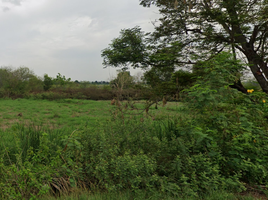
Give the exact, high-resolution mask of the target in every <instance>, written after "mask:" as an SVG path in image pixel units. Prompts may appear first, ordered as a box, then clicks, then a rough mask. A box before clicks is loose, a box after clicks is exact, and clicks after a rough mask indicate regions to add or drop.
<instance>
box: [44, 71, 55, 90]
mask: <svg viewBox="0 0 268 200" xmlns="http://www.w3.org/2000/svg"><path fill="white" fill-rule="evenodd" d="M52 86H53V78H51V77H49V76H48V75H47V74H45V75H44V90H45V91H48V90H49V89H50V88H51V87H52Z"/></svg>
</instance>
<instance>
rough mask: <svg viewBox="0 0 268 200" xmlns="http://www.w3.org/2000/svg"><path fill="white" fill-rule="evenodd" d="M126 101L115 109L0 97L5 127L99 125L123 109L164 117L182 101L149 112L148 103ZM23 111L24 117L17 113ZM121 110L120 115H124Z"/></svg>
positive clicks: (99, 103)
mask: <svg viewBox="0 0 268 200" xmlns="http://www.w3.org/2000/svg"><path fill="white" fill-rule="evenodd" d="M125 104H126V102H122V111H116V106H113V105H111V102H110V101H93V100H72V99H64V100H59V101H48V100H30V99H16V100H11V99H8V100H7V99H1V100H0V105H1V107H0V123H1V128H2V129H4V130H5V129H7V128H11V127H12V126H13V125H14V124H24V125H26V126H32V125H34V126H42V127H49V128H51V129H57V128H65V127H72V128H77V127H79V126H85V125H87V126H96V124H98V122H105V121H106V120H109V119H111V116H112V115H113V114H115V113H116V112H117V113H118V112H122V113H123V114H124V115H125V116H129V117H131V116H132V115H135V116H136V115H138V116H140V117H144V118H151V119H153V120H161V119H164V118H168V117H171V116H172V117H174V115H177V114H178V112H177V111H178V110H179V108H180V104H179V103H175V102H170V103H168V104H167V105H166V106H165V107H162V106H158V109H155V108H154V106H152V107H151V108H150V110H149V114H148V115H147V114H146V113H145V111H144V108H145V106H146V102H144V101H140V102H136V103H134V106H135V108H136V109H134V110H131V109H129V108H128V109H125V108H123V107H124V105H125ZM19 113H21V114H22V116H18V114H19ZM122 113H121V114H122Z"/></svg>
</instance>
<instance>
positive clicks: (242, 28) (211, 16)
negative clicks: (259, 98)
mask: <svg viewBox="0 0 268 200" xmlns="http://www.w3.org/2000/svg"><path fill="white" fill-rule="evenodd" d="M140 4H141V5H143V6H146V7H150V6H151V5H155V6H157V7H159V10H160V13H161V14H162V16H163V17H162V18H160V20H159V22H160V24H159V25H158V26H156V27H155V32H154V33H153V34H152V38H153V40H154V41H155V43H161V44H162V46H164V45H166V46H170V45H172V44H174V43H176V42H178V41H179V42H180V43H181V47H182V49H181V52H180V53H181V55H183V56H181V57H180V59H181V60H182V61H184V62H187V61H191V62H192V63H194V62H195V61H196V60H199V59H202V60H204V59H210V58H211V57H213V56H214V55H215V54H218V53H219V52H221V51H223V50H226V49H229V50H231V51H232V52H233V53H234V55H236V54H237V55H242V56H243V57H244V58H246V62H247V64H248V66H249V68H250V70H251V72H252V74H253V75H254V77H255V78H256V80H257V81H258V83H259V84H260V86H261V87H262V89H263V91H264V92H266V93H268V82H267V79H268V67H267V60H268V54H267V53H268V52H267V50H268V49H267V44H268V43H267V37H268V15H267V12H268V0H236V1H234V0H140Z"/></svg>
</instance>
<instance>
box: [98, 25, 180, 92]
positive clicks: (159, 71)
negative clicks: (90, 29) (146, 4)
mask: <svg viewBox="0 0 268 200" xmlns="http://www.w3.org/2000/svg"><path fill="white" fill-rule="evenodd" d="M180 48H181V45H180V43H179V42H174V43H173V44H172V45H170V46H168V47H164V46H162V45H161V44H158V45H156V44H154V43H153V41H151V39H150V37H149V34H148V33H144V32H143V31H141V28H140V27H134V28H131V29H123V30H121V31H120V35H119V37H118V38H115V39H113V40H112V43H111V44H109V47H108V48H105V49H104V50H102V54H101V56H102V57H103V65H105V66H106V67H107V66H113V67H120V68H121V69H122V70H123V71H125V70H126V69H128V68H129V67H133V68H142V69H146V73H145V76H144V78H145V79H146V82H147V83H148V84H150V85H151V86H152V87H153V88H155V86H156V84H158V83H163V82H167V81H170V79H171V76H172V73H173V72H174V70H175V67H176V62H175V59H177V58H178V57H179V56H180V55H179V52H180Z"/></svg>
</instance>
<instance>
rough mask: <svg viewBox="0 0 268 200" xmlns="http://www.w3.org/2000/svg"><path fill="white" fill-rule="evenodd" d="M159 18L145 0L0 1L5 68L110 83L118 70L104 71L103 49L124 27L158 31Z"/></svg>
mask: <svg viewBox="0 0 268 200" xmlns="http://www.w3.org/2000/svg"><path fill="white" fill-rule="evenodd" d="M158 17H159V16H158V14H157V9H156V8H144V7H142V6H140V5H139V0H98V1H96V0H94V1H93V0H0V33H1V37H0V66H12V67H14V68H17V67H19V66H26V67H29V68H30V69H31V70H33V71H34V73H35V74H36V75H38V76H43V75H44V74H45V73H47V74H48V75H49V76H52V77H56V75H57V73H61V74H62V75H65V76H66V77H67V78H69V77H70V78H71V79H72V80H73V81H74V80H80V81H82V80H87V81H96V80H97V81H101V80H102V81H108V80H110V79H111V78H113V77H114V76H115V75H116V72H115V69H114V68H106V69H103V66H102V58H101V56H100V54H101V50H102V49H104V48H106V47H108V44H109V43H111V40H112V39H113V38H116V37H118V36H119V31H120V30H121V29H124V28H133V27H134V26H136V25H138V26H141V27H142V29H143V30H144V31H146V32H147V31H152V30H153V25H152V23H151V22H152V21H154V20H155V19H157V18H158ZM131 73H132V75H135V74H136V73H137V71H131Z"/></svg>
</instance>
